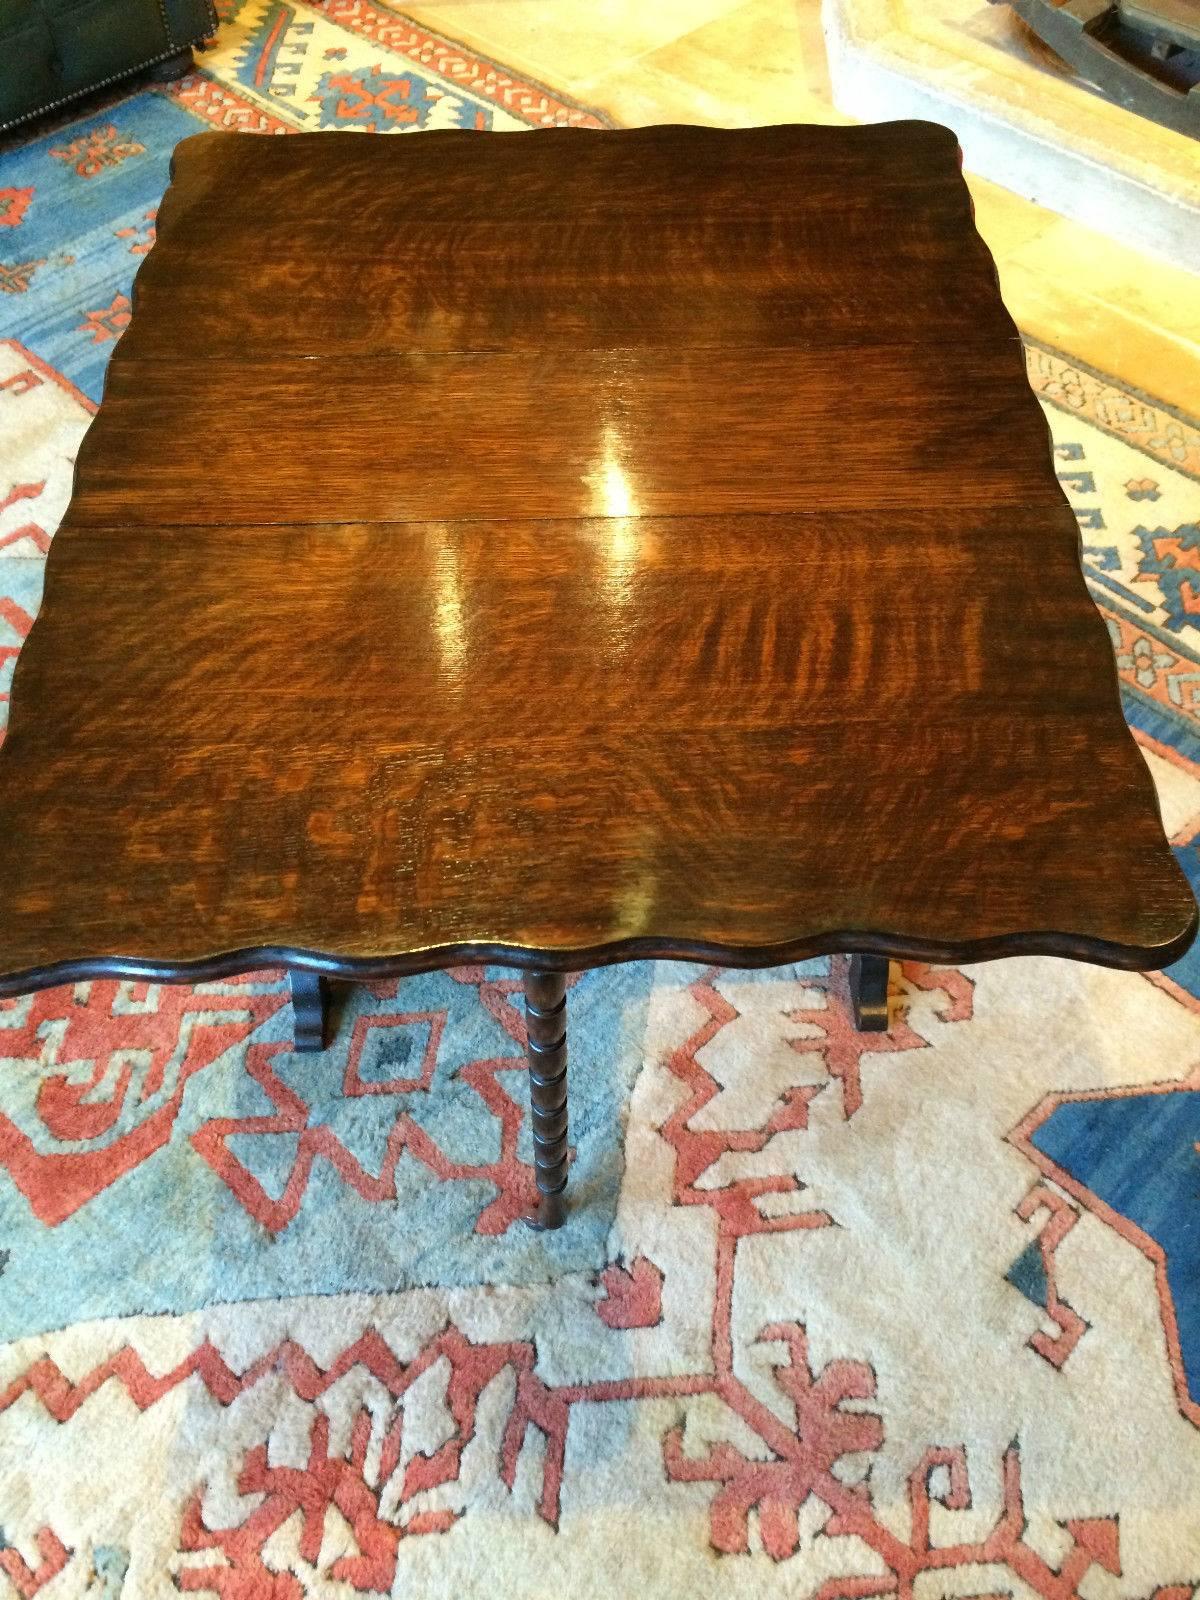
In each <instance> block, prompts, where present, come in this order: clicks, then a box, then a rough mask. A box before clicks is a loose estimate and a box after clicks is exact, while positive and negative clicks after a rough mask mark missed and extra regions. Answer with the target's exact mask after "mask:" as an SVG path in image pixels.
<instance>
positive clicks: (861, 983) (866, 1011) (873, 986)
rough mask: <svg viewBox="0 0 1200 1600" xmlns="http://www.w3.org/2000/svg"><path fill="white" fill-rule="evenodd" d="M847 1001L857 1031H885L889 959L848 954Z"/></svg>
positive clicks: (886, 1023)
mask: <svg viewBox="0 0 1200 1600" xmlns="http://www.w3.org/2000/svg"><path fill="white" fill-rule="evenodd" d="M850 1003H851V1005H852V1006H853V1007H854V1026H855V1027H856V1028H857V1029H858V1030H859V1032H860V1033H886V1032H887V1026H888V961H887V957H886V956H851V957H850Z"/></svg>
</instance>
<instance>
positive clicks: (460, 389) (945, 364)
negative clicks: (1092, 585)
mask: <svg viewBox="0 0 1200 1600" xmlns="http://www.w3.org/2000/svg"><path fill="white" fill-rule="evenodd" d="M135 307H136V309H135V314H134V317H133V322H132V325H131V326H130V328H129V330H128V332H127V333H126V334H125V335H124V337H123V338H122V340H121V342H120V345H119V347H118V349H117V351H116V353H115V355H114V357H113V361H112V366H111V368H110V371H109V377H108V385H107V394H106V398H105V401H104V404H103V405H102V407H101V409H100V412H99V415H98V416H97V418H96V420H95V422H94V423H93V425H92V428H91V430H90V432H89V433H88V436H87V438H86V439H85V441H84V444H83V447H82V449H81V451H80V455H79V463H78V469H77V480H76V490H75V496H74V499H73V501H72V503H71V507H70V510H69V511H68V513H67V517H66V520H65V522H64V523H63V526H62V528H61V530H60V531H59V533H58V535H57V537H56V538H55V540H54V545H53V549H52V552H51V555H50V558H49V562H48V569H47V583H46V598H45V602H44V604H43V608H42V614H41V617H40V618H39V620H38V622H37V624H36V626H35V627H34V629H33V632H32V634H31V635H30V638H29V642H28V644H27V646H26V648H25V650H24V652H23V653H22V655H21V658H20V662H19V665H18V668H17V672H16V680H15V686H14V694H13V712H12V726H11V732H10V734H9V737H8V740H7V743H6V744H5V746H4V749H3V752H2V754H0V824H2V827H0V908H2V913H0V970H3V972H4V973H6V974H7V976H6V977H4V978H3V980H2V981H0V994H12V993H16V992H20V991H23V990H27V989H32V988H35V987H39V986H42V985H47V984H55V983H65V982H70V981H73V980H78V979H81V978H87V977H97V976H109V977H113V976H121V977H129V978H145V979H154V980H163V981H179V982H186V981H190V980H197V979H209V978H214V977H217V976H219V975H224V974H229V973H233V972H239V971H244V970H246V969H249V968H254V967H261V966H265V965H271V964H283V965H286V966H287V967H288V968H289V969H290V970H291V973H292V978H293V983H294V986H295V991H294V992H295V999H296V1011H297V1035H298V1036H297V1045H298V1047H301V1048H304V1047H319V1046H320V1044H321V1042H322V1037H323V1030H324V1015H323V996H322V991H321V982H322V978H323V977H324V976H333V977H339V978H343V979H370V978H382V977H386V976H393V975H396V974H400V973H410V972H418V971H421V970H424V969H429V968H435V967H443V966H446V965H448V964H451V963H454V962H463V961H474V962H502V963H507V964H510V965H513V966H516V967H520V968H523V969H524V970H525V974H526V997H527V1006H528V1017H529V1043H530V1062H531V1073H532V1080H533V1090H532V1093H533V1105H534V1130H535V1137H536V1146H537V1157H536V1163H537V1180H538V1186H539V1190H540V1193H541V1196H542V1199H541V1208H540V1221H541V1223H542V1224H543V1225H545V1226H551V1227H553V1226H557V1225H558V1224H559V1223H560V1222H561V1221H562V1218H563V1191H564V1188H565V1184H566V1161H567V1125H566V1076H565V1067H566V1046H565V1032H566V1017H565V1009H564V1008H565V1000H564V977H563V975H564V974H565V973H567V972H570V971H573V970H577V969H580V968H585V967H589V966H594V965H597V964H600V963H606V962H614V961H626V960H633V959H639V958H643V957H651V956H653V957H679V958H684V959H692V960H696V959H703V960H712V961H718V962H722V963H725V964H727V965H731V966H746V967H766V966H774V965H776V964H779V963H782V962H788V961H792V960H796V959H798V958H800V957H804V956H810V955H814V954H817V953H820V952H825V951H834V952H838V951H841V952H854V953H855V956H856V960H855V965H854V981H855V990H856V998H857V1002H858V1005H859V1010H860V1023H861V1024H862V1025H864V1026H886V1020H887V1018H886V981H887V958H888V957H900V956H907V957H914V958H924V959H932V960H935V961H950V962H958V961H968V960H977V959H980V958H983V957H991V956H1004V955H1020V954H1031V953H1035V952H1037V953H1043V954H1053V955H1061V956H1070V957H1074V958H1077V959H1080V960H1087V961H1096V962H1103V963H1107V964H1110V965H1113V966H1126V967H1156V966H1159V965H1162V964H1165V963H1166V962H1168V961H1171V960H1173V959H1174V958H1175V957H1177V956H1178V955H1180V954H1181V953H1182V952H1183V950H1184V949H1185V948H1186V946H1187V945H1188V943H1189V941H1190V940H1191V938H1192V936H1193V933H1194V930H1195V924H1196V913H1195V906H1194V903H1193V901H1192V897H1191V895H1190V893H1189V891H1188V889H1187V887H1186V885H1185V881H1184V878H1183V876H1182V874H1181V872H1180V870H1179V868H1178V867H1177V866H1176V864H1175V862H1174V860H1173V858H1172V855H1171V852H1170V850H1169V849H1168V847H1167V844H1166V842H1165V840H1164V837H1163V833H1162V827H1161V823H1160V820H1159V814H1158V808H1157V806H1156V803H1155V798H1154V793H1153V790H1152V787H1151V783H1150V778H1149V775H1148V773H1147V770H1146V767H1145V765H1144V764H1143V762H1142V759H1141V756H1140V755H1139V753H1138V751H1137V750H1136V748H1135V746H1134V744H1133V742H1132V740H1131V738H1130V736H1129V733H1128V731H1127V730H1126V727H1125V724H1124V722H1123V721H1122V718H1121V712H1120V707H1119V703H1118V698H1117V688H1116V679H1115V673H1114V667H1113V662H1112V659H1111V653H1110V649H1109V645H1108V640H1107V638H1106V635H1105V631H1104V628H1103V626H1102V624H1101V621H1100V618H1099V617H1098V615H1097V614H1096V612H1095V610H1094V609H1093V607H1092V605H1091V602H1090V601H1089V599H1088V596H1087V591H1086V589H1085V587H1084V583H1083V579H1082V577H1081V574H1080V568H1079V560H1078V534H1077V531H1076V526H1075V521H1074V518H1073V516H1072V514H1071V511H1070V508H1069V507H1068V505H1067V503H1066V501H1065V499H1064V498H1063V495H1062V492H1061V490H1060V489H1059V486H1058V483H1057V481H1056V479H1055V474H1054V470H1053V466H1052V464H1051V455H1050V447H1049V439H1048V437H1047V430H1046V424H1045V422H1044V420H1043V418H1042V415H1041V412H1040V410H1039V408H1038V405H1037V402H1036V401H1035V399H1034V397H1033V395H1032V393H1031V392H1030V390H1029V388H1028V386H1027V384H1026V381H1025V375H1024V368H1023V364H1022V358H1021V349H1020V345H1019V343H1018V340H1017V334H1016V330H1015V328H1014V326H1013V324H1012V322H1011V321H1010V320H1009V318H1008V316H1007V314H1006V313H1005V311H1004V308H1003V306H1002V304H1001V301H1000V298H999V294H998V292H997V288H996V281H995V274H994V270H993V266H992V262H991V260H990V258H989V256H988V254H987V252H986V250H985V249H984V247H983V245H982V243H981V241H980V240H979V238H978V236H977V234H976V232H975V229H974V227H973V225H972V220H971V210H970V202H969V199H968V194H967V190H966V187H965V185H964V183H963V181H962V178H961V176H960V174H959V167H958V155H957V147H956V145H955V141H954V139H953V137H952V135H951V134H950V133H948V132H947V131H946V130H945V129H942V128H938V127H935V126H932V125H930V124H925V123H899V124H892V125H887V126H880V127H867V128H847V129H842V128H823V127H781V128H765V129H753V130H749V131H744V132H717V131H713V130H708V129H698V128H651V129H643V130H639V131H637V132H619V133H608V132H606V133H593V132H577V131H553V132H543V133H538V134H537V135H536V136H534V137H524V138H514V137H506V136H489V137H481V136H479V135H476V134H472V133H466V132H449V133H432V134H421V135H419V136H416V137H409V138H404V139H370V138H361V137H349V136H345V135H338V134H301V135H298V136H296V137H293V138H281V139H269V138H257V139H256V138H236V137H231V136H229V135H220V134H202V135H200V136H199V137H197V138H194V139H188V140H186V141H185V142H184V143H183V144H182V145H180V146H179V148H178V150H177V152H176V157H175V164H174V184H173V187H172V188H171V189H170V191H169V192H168V195H167V197H166V199H165V200H164V202H163V206H162V209H161V211H160V213H159V219H158V243H157V245H156V246H155V248H154V250H153V251H152V252H151V253H150V255H149V256H148V257H147V259H146V261H145V263H144V264H143V266H142V269H141V272H140V273H139V276H138V282H137V286H136V297H135Z"/></svg>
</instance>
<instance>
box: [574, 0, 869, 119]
mask: <svg viewBox="0 0 1200 1600" xmlns="http://www.w3.org/2000/svg"><path fill="white" fill-rule="evenodd" d="M589 99H590V101H591V102H592V103H594V104H596V105H599V106H601V107H602V108H603V109H604V110H606V111H607V112H608V113H609V114H610V115H611V116H613V117H614V118H615V119H616V120H617V121H618V122H620V123H623V124H625V125H626V126H629V127H636V126H637V125H639V124H644V123H650V122H668V121H680V122H702V123H709V124H711V125H713V126H715V127H727V128H729V127H752V126H754V125H755V124H760V123H770V122H845V121H847V120H848V119H847V118H845V117H843V116H842V115H841V113H840V112H838V111H836V110H835V109H834V107H833V104H832V101H831V99H830V93H829V75H828V71H827V68H826V65H825V44H824V38H823V36H822V33H821V26H820V17H819V14H818V13H817V12H815V11H813V10H811V9H805V10H802V11H800V10H798V9H797V7H796V4H795V0H748V3H745V4H742V5H739V6H738V7H737V9H736V10H733V11H729V12H727V13H726V14H725V15H724V16H721V17H718V18H716V19H715V20H714V21H712V22H709V23H706V24H705V25H704V26H703V27H700V28H697V29H695V30H694V31H693V32H691V33H687V34H685V35H683V36H682V37H680V38H678V39H674V40H672V41H671V42H670V43H669V44H665V45H663V46H662V47H661V48H660V49H658V50H654V51H650V52H648V53H647V54H645V55H643V56H640V57H639V58H638V59H637V60H635V61H631V62H626V63H625V64H624V65H622V66H621V67H619V68H617V70H616V71H614V72H609V73H606V74H604V75H603V76H602V77H599V78H596V79H595V80H594V81H593V82H592V83H591V84H590V85H589Z"/></svg>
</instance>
